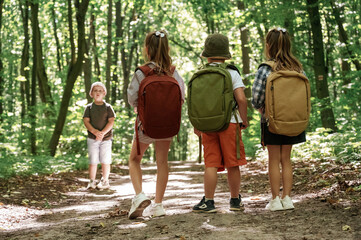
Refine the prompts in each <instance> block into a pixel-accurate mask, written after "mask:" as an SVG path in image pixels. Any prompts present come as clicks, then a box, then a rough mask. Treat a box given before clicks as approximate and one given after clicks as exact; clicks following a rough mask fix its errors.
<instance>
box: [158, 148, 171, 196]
mask: <svg viewBox="0 0 361 240" xmlns="http://www.w3.org/2000/svg"><path fill="white" fill-rule="evenodd" d="M170 142H171V141H156V142H155V158H156V160H157V185H156V189H155V199H154V202H155V203H161V202H162V201H163V197H164V192H165V189H166V187H167V183H168V174H169V169H168V151H169V147H170Z"/></svg>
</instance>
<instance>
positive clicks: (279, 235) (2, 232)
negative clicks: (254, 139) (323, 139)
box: [0, 161, 361, 240]
mask: <svg viewBox="0 0 361 240" xmlns="http://www.w3.org/2000/svg"><path fill="white" fill-rule="evenodd" d="M295 165H296V168H295V174H294V175H295V179H294V183H295V184H294V185H295V187H294V193H295V195H294V196H293V199H294V201H295V202H296V203H295V207H296V209H295V210H291V211H281V212H268V211H266V210H264V206H265V205H266V203H267V201H268V199H269V197H270V195H269V189H268V188H269V187H268V182H267V181H268V180H267V179H268V177H267V172H266V166H265V165H264V164H263V163H260V162H250V163H249V164H248V165H247V166H246V167H242V168H241V171H242V184H241V193H242V197H243V202H244V204H245V206H246V209H245V211H244V212H239V213H236V212H231V211H229V210H228V207H229V203H228V202H229V193H228V187H227V175H226V174H225V173H222V174H219V178H218V180H219V181H218V185H217V190H216V196H215V204H216V207H217V209H218V213H217V214H199V213H198V214H196V213H192V212H191V209H192V206H193V205H195V204H196V203H198V202H199V200H200V199H201V197H202V196H203V165H202V164H200V165H199V164H195V163H189V162H187V163H184V162H182V163H181V162H175V163H171V168H170V169H171V172H170V176H169V184H168V188H167V191H166V195H165V200H164V202H163V204H164V207H165V209H166V212H167V216H165V217H161V218H154V219H152V218H150V217H147V215H148V214H149V212H148V211H147V210H146V211H145V213H144V215H145V217H144V218H143V219H137V220H129V219H127V217H126V214H127V210H128V209H129V207H130V203H131V198H132V197H133V189H132V186H131V184H130V180H129V176H128V175H127V174H128V169H127V167H124V166H116V167H114V168H113V170H112V172H113V173H112V174H111V189H110V190H104V191H96V190H94V191H87V190H85V188H84V186H85V185H86V183H85V181H86V176H87V174H86V172H75V173H66V174H59V175H55V174H54V175H51V176H43V177H31V178H26V179H22V178H15V179H11V180H10V181H8V182H4V183H1V184H0V187H1V188H0V194H1V195H0V239H207V240H208V239H221V238H223V239H304V240H306V239H361V210H360V207H361V196H360V194H361V191H360V190H361V189H360V184H361V180H360V179H361V167H360V165H344V166H342V168H341V167H339V166H337V165H336V164H334V163H333V164H332V163H322V162H319V161H314V162H308V163H307V164H304V163H300V162H298V163H296V164H295ZM144 169H145V170H144V176H143V177H144V185H143V189H144V192H145V193H146V194H147V195H148V196H150V197H151V198H154V190H155V185H154V183H155V171H156V169H155V166H154V165H147V166H144ZM19 186H20V187H19ZM44 199H45V200H44Z"/></svg>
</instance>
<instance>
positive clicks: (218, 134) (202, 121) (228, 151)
mask: <svg viewBox="0 0 361 240" xmlns="http://www.w3.org/2000/svg"><path fill="white" fill-rule="evenodd" d="M201 57H204V58H207V61H208V63H207V64H206V65H205V66H204V67H202V68H201V70H199V71H198V72H196V73H195V74H194V75H193V76H192V78H191V80H190V82H189V84H188V99H187V100H188V101H187V102H188V115H189V118H190V121H191V123H192V125H193V126H194V132H195V133H196V134H197V135H198V136H199V135H200V134H201V136H202V144H203V147H204V164H205V170H204V193H205V194H204V196H203V198H202V199H201V201H200V202H199V203H198V204H196V205H195V206H194V207H193V211H194V212H202V213H214V212H217V209H216V208H215V206H214V194H215V190H216V185H217V172H218V171H223V170H224V169H225V168H226V169H227V176H228V185H229V190H230V195H231V196H230V201H229V203H230V208H229V209H230V210H231V211H241V210H243V209H244V207H243V204H242V199H241V195H240V193H239V192H240V184H241V183H240V182H241V176H240V170H239V166H241V165H245V164H246V163H247V162H246V156H245V150H244V145H243V142H242V135H241V129H242V128H243V129H245V128H247V126H248V122H247V99H246V96H245V94H244V88H245V86H244V84H243V81H242V78H241V76H240V74H239V72H238V69H237V68H236V67H235V66H233V65H230V64H226V63H225V60H228V59H230V58H231V54H230V52H229V41H228V38H227V37H226V36H224V35H222V34H218V33H215V34H211V35H209V36H208V37H207V39H206V41H205V43H204V50H203V52H202V54H201Z"/></svg>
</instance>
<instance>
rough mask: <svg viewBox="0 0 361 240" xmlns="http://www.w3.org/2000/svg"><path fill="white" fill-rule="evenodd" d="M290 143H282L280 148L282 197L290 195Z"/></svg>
mask: <svg viewBox="0 0 361 240" xmlns="http://www.w3.org/2000/svg"><path fill="white" fill-rule="evenodd" d="M291 150H292V145H282V149H281V165H282V185H283V192H282V198H284V197H285V196H287V195H288V196H290V194H291V190H292V182H293V171H292V163H291Z"/></svg>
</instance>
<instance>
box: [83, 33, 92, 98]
mask: <svg viewBox="0 0 361 240" xmlns="http://www.w3.org/2000/svg"><path fill="white" fill-rule="evenodd" d="M84 44H85V46H84V48H85V56H84V65H83V72H84V86H85V96H86V99H87V101H88V103H91V102H92V98H91V97H90V95H89V92H90V88H91V84H92V82H91V79H92V61H91V58H90V56H89V45H90V39H89V38H88V40H87V41H84Z"/></svg>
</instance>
